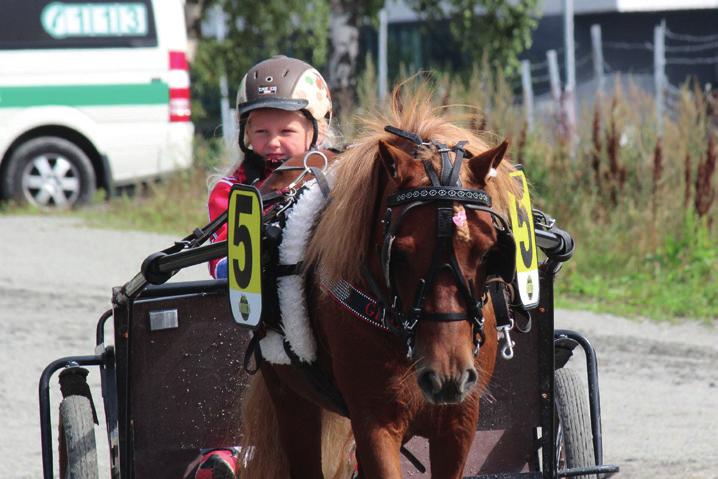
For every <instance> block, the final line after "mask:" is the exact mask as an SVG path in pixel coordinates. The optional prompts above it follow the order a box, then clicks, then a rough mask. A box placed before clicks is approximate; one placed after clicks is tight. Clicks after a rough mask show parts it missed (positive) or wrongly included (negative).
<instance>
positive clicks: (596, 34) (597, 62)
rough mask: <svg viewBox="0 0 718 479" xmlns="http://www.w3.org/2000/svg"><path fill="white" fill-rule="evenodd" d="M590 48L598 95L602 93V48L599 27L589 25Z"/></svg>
mask: <svg viewBox="0 0 718 479" xmlns="http://www.w3.org/2000/svg"><path fill="white" fill-rule="evenodd" d="M591 47H592V51H593V74H594V76H595V78H596V86H597V89H598V91H599V92H600V93H603V87H604V81H605V80H604V77H603V46H602V42H601V25H598V24H594V25H591Z"/></svg>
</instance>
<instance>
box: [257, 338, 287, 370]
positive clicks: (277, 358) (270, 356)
mask: <svg viewBox="0 0 718 479" xmlns="http://www.w3.org/2000/svg"><path fill="white" fill-rule="evenodd" d="M259 348H260V349H261V351H262V357H263V358H264V359H266V360H267V361H269V362H270V363H272V364H292V361H291V360H290V359H289V356H287V352H286V351H285V350H284V340H283V339H282V337H281V336H280V335H279V333H277V332H276V331H268V332H267V335H266V336H265V337H263V338H262V339H260V340H259Z"/></svg>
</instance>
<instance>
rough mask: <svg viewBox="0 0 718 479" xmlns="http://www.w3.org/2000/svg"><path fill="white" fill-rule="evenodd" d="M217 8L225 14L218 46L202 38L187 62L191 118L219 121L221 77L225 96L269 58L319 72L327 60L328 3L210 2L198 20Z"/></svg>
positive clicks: (273, 0) (313, 0) (276, 0)
mask: <svg viewBox="0 0 718 479" xmlns="http://www.w3.org/2000/svg"><path fill="white" fill-rule="evenodd" d="M214 6H221V7H223V8H224V11H225V12H226V14H227V18H228V22H227V23H228V25H227V38H226V39H225V40H224V41H223V42H218V41H217V40H215V39H209V38H205V39H202V40H201V41H200V42H199V43H198V45H197V51H196V55H195V58H194V61H193V62H192V64H191V66H190V68H191V75H192V95H193V111H192V116H193V120H194V121H195V122H198V121H199V122H202V121H203V120H205V119H207V118H208V117H210V118H217V117H219V113H218V110H219V91H218V84H219V78H220V76H221V75H222V73H223V72H226V74H227V78H228V83H229V87H230V96H233V95H234V94H235V93H236V88H237V86H238V85H239V82H240V81H241V80H242V77H243V76H244V74H245V73H246V72H247V70H249V68H251V67H252V65H254V64H255V63H257V62H258V61H260V60H263V59H265V58H268V57H270V56H272V55H278V54H283V55H290V56H294V57H297V58H302V59H304V60H306V61H308V62H309V63H312V64H313V65H314V66H316V67H317V68H321V67H322V65H324V63H325V62H326V59H327V56H328V31H327V24H328V22H329V11H330V6H329V2H327V1H326V0H261V1H257V0H242V1H232V0H210V1H207V2H204V3H203V4H202V16H203V18H207V17H208V16H209V15H210V11H211V8H212V7H214Z"/></svg>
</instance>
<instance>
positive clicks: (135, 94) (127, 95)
mask: <svg viewBox="0 0 718 479" xmlns="http://www.w3.org/2000/svg"><path fill="white" fill-rule="evenodd" d="M169 97H170V95H169V87H168V86H167V84H166V83H163V82H161V81H153V82H150V83H128V84H119V85H107V84H102V85H42V86H10V87H6V86H0V108H18V107H27V106H41V105H66V106H101V105H158V104H163V103H164V104H166V103H168V102H169Z"/></svg>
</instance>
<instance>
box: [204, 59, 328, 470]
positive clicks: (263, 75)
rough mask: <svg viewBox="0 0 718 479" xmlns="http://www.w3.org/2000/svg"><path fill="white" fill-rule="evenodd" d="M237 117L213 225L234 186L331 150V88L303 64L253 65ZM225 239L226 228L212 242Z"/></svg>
mask: <svg viewBox="0 0 718 479" xmlns="http://www.w3.org/2000/svg"><path fill="white" fill-rule="evenodd" d="M237 114H238V115H239V147H240V149H241V150H242V154H241V155H240V158H239V160H238V161H237V162H236V163H235V164H234V165H232V166H231V167H230V168H229V171H228V172H227V174H226V176H224V177H222V178H219V179H218V180H216V182H215V183H214V185H213V186H212V190H211V192H210V195H209V201H208V205H207V206H208V209H209V218H210V221H211V220H214V219H215V218H216V217H217V216H219V215H220V214H222V213H223V212H224V211H225V210H226V209H227V206H228V204H229V190H230V189H231V188H232V185H234V184H237V183H245V184H252V183H254V182H255V181H257V182H259V184H261V182H262V181H264V180H265V179H266V178H267V177H268V176H269V175H270V174H271V173H272V171H274V169H276V168H277V167H278V166H279V165H280V164H282V162H283V161H284V160H286V159H287V158H289V157H291V156H294V155H298V154H300V153H304V152H306V151H308V150H310V149H315V148H318V147H322V148H325V147H330V146H331V139H332V135H331V131H330V125H329V123H330V120H331V116H332V101H331V96H330V93H329V89H328V88H327V85H326V83H325V82H324V79H323V78H322V76H321V74H320V73H319V72H318V71H317V70H315V69H314V68H313V67H312V66H311V65H309V64H307V63H305V62H303V61H301V60H297V59H294V58H289V57H286V56H275V57H272V58H270V59H268V60H264V61H263V62H260V63H258V64H257V65H255V66H253V67H252V68H251V69H250V70H249V71H248V72H247V74H246V75H245V76H244V78H243V79H242V82H241V83H240V85H239V92H238V93H237ZM225 239H227V226H226V225H224V226H223V227H222V228H220V229H219V230H217V232H216V233H215V234H214V235H213V236H212V238H211V239H210V241H211V242H213V243H214V242H217V241H222V240H225ZM209 269H210V274H211V275H212V277H214V278H226V277H227V258H226V257H225V258H221V259H215V260H212V261H210V263H209ZM238 456H239V454H238V451H237V449H236V448H228V449H215V450H211V451H209V452H207V453H205V454H204V456H203V457H202V459H201V462H200V465H199V468H198V469H197V473H196V475H195V478H196V479H218V478H234V477H236V475H237V474H238V471H239V457H238Z"/></svg>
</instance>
